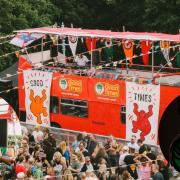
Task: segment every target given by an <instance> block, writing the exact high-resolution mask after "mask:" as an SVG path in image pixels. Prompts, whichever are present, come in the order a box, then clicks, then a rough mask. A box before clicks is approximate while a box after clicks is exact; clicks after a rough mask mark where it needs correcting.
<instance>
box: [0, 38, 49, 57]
mask: <svg viewBox="0 0 180 180" xmlns="http://www.w3.org/2000/svg"><path fill="white" fill-rule="evenodd" d="M50 42H52V41H47V42H44V43H43V44H44V45H45V44H48V43H50ZM41 45H42V44H41V43H40V44H37V45H35V46H30V47H26V48H23V49H21V50H16V51H13V52H10V53H6V54H3V55H1V56H0V58H2V57H7V56H9V55H12V54H15V55H16V56H17V57H19V55H20V53H21V52H23V53H24V52H26V51H27V50H29V49H32V48H33V49H34V48H35V47H38V46H41Z"/></svg>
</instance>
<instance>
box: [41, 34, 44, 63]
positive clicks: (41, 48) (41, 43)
mask: <svg viewBox="0 0 180 180" xmlns="http://www.w3.org/2000/svg"><path fill="white" fill-rule="evenodd" d="M43 59H44V57H43V37H42V39H41V62H43Z"/></svg>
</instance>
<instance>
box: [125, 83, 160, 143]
mask: <svg viewBox="0 0 180 180" xmlns="http://www.w3.org/2000/svg"><path fill="white" fill-rule="evenodd" d="M159 103H160V86H159V85H152V84H137V83H135V82H126V139H127V140H130V138H131V136H132V135H136V137H137V139H142V140H144V143H146V144H152V145H156V144H157V136H158V133H157V131H158V117H159Z"/></svg>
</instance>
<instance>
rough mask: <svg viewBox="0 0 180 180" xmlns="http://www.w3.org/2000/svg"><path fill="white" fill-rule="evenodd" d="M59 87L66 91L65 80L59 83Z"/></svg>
mask: <svg viewBox="0 0 180 180" xmlns="http://www.w3.org/2000/svg"><path fill="white" fill-rule="evenodd" d="M59 86H60V87H61V89H67V81H66V80H65V79H61V80H60V81H59Z"/></svg>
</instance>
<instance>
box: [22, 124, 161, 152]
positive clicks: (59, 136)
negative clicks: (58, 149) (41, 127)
mask: <svg viewBox="0 0 180 180" xmlns="http://www.w3.org/2000/svg"><path fill="white" fill-rule="evenodd" d="M21 125H22V126H25V127H26V128H27V129H28V131H29V132H32V131H33V130H34V125H31V124H27V123H25V122H21ZM49 130H50V133H51V134H53V136H54V138H55V139H56V143H57V144H58V143H59V142H60V141H62V140H66V142H67V144H68V146H71V145H72V142H73V141H74V140H75V137H77V135H78V134H92V133H88V132H80V131H74V130H68V129H62V128H55V127H49ZM93 135H94V137H95V138H96V140H97V141H98V142H102V143H104V142H106V141H107V139H108V138H109V137H108V136H104V135H99V134H93ZM114 139H115V140H116V141H117V142H118V143H122V144H127V143H128V142H129V141H127V140H126V139H121V138H116V137H114ZM150 146H151V149H152V151H155V152H157V151H158V150H159V146H153V145H150Z"/></svg>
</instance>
